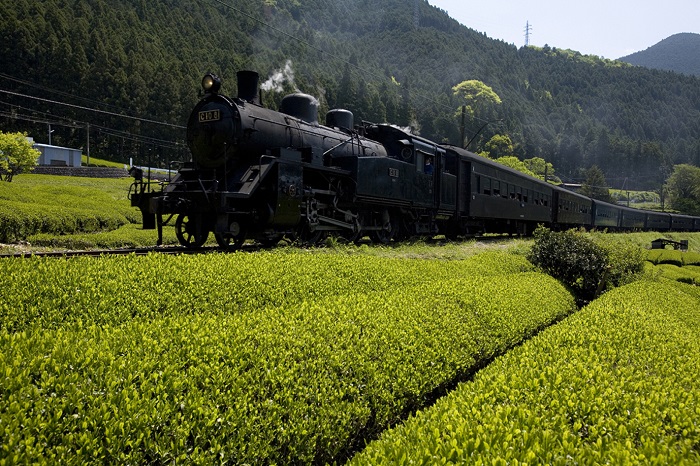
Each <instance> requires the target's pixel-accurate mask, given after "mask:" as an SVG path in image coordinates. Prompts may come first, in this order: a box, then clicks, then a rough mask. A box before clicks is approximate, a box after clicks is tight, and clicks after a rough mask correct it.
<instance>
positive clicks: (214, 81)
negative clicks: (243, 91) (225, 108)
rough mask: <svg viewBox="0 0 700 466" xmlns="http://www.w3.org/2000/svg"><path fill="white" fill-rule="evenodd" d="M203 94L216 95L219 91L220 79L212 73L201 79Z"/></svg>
mask: <svg viewBox="0 0 700 466" xmlns="http://www.w3.org/2000/svg"><path fill="white" fill-rule="evenodd" d="M202 88H203V89H204V92H207V93H211V94H216V93H217V92H219V89H221V79H220V78H219V77H218V76H217V75H215V74H214V73H207V74H205V75H204V78H202Z"/></svg>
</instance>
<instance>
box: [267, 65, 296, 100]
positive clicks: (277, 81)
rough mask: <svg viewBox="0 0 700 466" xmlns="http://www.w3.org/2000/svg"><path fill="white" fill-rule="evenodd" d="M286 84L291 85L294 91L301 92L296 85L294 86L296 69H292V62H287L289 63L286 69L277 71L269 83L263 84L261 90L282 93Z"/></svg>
mask: <svg viewBox="0 0 700 466" xmlns="http://www.w3.org/2000/svg"><path fill="white" fill-rule="evenodd" d="M285 82H287V83H289V84H290V85H291V86H292V87H293V88H294V90H296V91H298V90H299V89H298V88H297V86H296V84H294V69H293V68H292V60H287V62H286V63H285V64H284V68H283V69H281V70H277V71H275V72H274V73H273V74H272V76H270V78H269V79H268V80H267V81H265V82H264V83H262V85H261V86H260V88H261V89H262V90H263V91H265V92H269V91H275V92H282V91H284V88H283V84H284V83H285Z"/></svg>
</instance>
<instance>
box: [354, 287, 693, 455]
mask: <svg viewBox="0 0 700 466" xmlns="http://www.w3.org/2000/svg"><path fill="white" fill-rule="evenodd" d="M696 290H697V287H691V286H688V285H681V284H676V285H671V284H668V285H665V284H659V283H653V282H637V283H634V284H631V285H628V286H625V287H621V288H618V289H616V290H614V291H612V292H610V293H607V294H606V295H605V296H603V297H602V298H601V299H599V300H596V301H595V302H593V303H591V304H590V305H589V306H587V307H586V308H585V309H583V310H582V311H581V312H579V313H577V314H575V315H574V316H571V317H569V318H567V319H566V320H565V321H563V322H561V323H560V324H558V325H555V326H553V327H551V328H549V329H547V330H546V331H544V332H543V333H541V334H540V335H538V336H537V337H535V338H533V339H532V340H530V341H528V342H527V343H525V344H524V345H523V346H521V347H519V348H516V349H515V350H513V351H511V352H509V353H508V354H506V355H505V356H503V357H501V358H499V359H497V360H496V361H495V362H494V363H493V364H491V365H489V367H487V368H486V369H484V370H482V371H480V372H479V373H478V374H477V376H476V377H475V378H474V380H473V382H470V383H466V384H463V385H461V386H460V387H458V388H457V390H455V391H454V392H453V393H451V394H450V395H449V396H448V397H446V398H444V399H442V400H440V401H439V402H438V403H437V404H436V405H435V406H433V407H432V408H430V409H428V410H426V411H424V412H422V413H419V414H418V415H417V416H416V417H414V418H412V419H410V420H408V421H407V422H406V423H405V424H404V425H402V426H400V427H397V428H396V429H394V430H391V431H388V432H386V433H385V434H384V435H383V436H382V437H381V439H380V440H378V441H376V442H374V443H372V444H370V445H369V446H368V447H367V448H366V449H365V450H364V451H363V452H362V453H361V454H359V455H358V456H356V457H355V458H354V459H353V461H352V462H351V463H350V464H354V465H357V464H372V465H382V464H398V465H403V464H562V465H563V464H573V463H576V464H697V463H698V462H700V454H699V453H698V450H697V445H698V442H700V427H699V426H700V412H699V411H698V410H697V408H696V406H697V400H698V398H699V397H700V387H698V384H697V382H696V381H697V380H698V378H699V377H700V366H699V365H698V363H697V361H698V360H700V332H699V330H698V329H700V293H697V291H696Z"/></svg>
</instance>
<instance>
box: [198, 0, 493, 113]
mask: <svg viewBox="0 0 700 466" xmlns="http://www.w3.org/2000/svg"><path fill="white" fill-rule="evenodd" d="M210 1H213V2H216V3H218V4H220V5H222V6H224V7H226V8H228V9H229V10H231V11H234V12H236V13H238V14H240V15H242V16H245V17H246V18H249V19H251V20H253V21H255V22H256V23H259V24H261V25H263V26H265V27H267V28H269V29H271V30H273V31H275V32H277V33H279V34H282V35H283V36H285V37H287V38H289V39H292V40H294V41H296V42H298V43H300V44H302V45H305V46H307V47H309V48H311V49H313V50H315V51H317V52H319V53H321V54H324V55H327V56H329V57H331V58H334V59H336V60H338V61H340V62H342V63H344V64H346V65H349V66H351V67H352V68H354V69H355V70H356V71H358V72H360V74H361V76H362V75H367V76H372V77H374V78H375V79H377V80H380V81H386V80H387V78H386V76H383V75H380V74H377V73H375V72H373V71H368V70H366V69H363V68H362V67H360V66H359V65H357V64H354V63H352V62H351V61H349V60H346V59H345V58H342V57H339V56H337V55H334V54H332V53H331V52H328V51H326V50H323V49H321V48H319V47H316V46H315V45H313V44H310V43H309V42H307V41H305V40H303V39H300V38H299V37H296V36H294V35H293V34H289V33H288V32H285V31H283V30H281V29H279V28H277V27H275V26H273V25H271V24H269V23H266V22H265V21H263V20H261V19H259V18H257V17H255V16H253V15H251V14H249V13H246V12H245V11H242V10H240V9H238V8H236V7H234V6H232V5H230V4H228V3H226V2H225V1H223V0H210ZM410 95H411V96H415V97H419V98H421V99H424V100H426V101H428V102H431V103H432V104H434V105H435V106H438V107H442V108H444V109H447V110H450V111H455V108H453V107H450V106H449V105H445V104H442V103H440V102H437V101H435V100H433V99H432V98H431V97H428V96H427V95H425V94H422V93H420V92H416V91H411V92H410ZM474 119H475V120H478V121H481V122H486V121H487V120H484V119H482V118H479V117H475V118H474Z"/></svg>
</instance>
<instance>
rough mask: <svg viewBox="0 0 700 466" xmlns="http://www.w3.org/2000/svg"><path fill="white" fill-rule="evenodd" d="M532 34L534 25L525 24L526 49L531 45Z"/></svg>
mask: <svg viewBox="0 0 700 466" xmlns="http://www.w3.org/2000/svg"><path fill="white" fill-rule="evenodd" d="M531 33H532V24H530V21H527V22H526V23H525V47H528V46H529V45H530V34H531Z"/></svg>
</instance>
